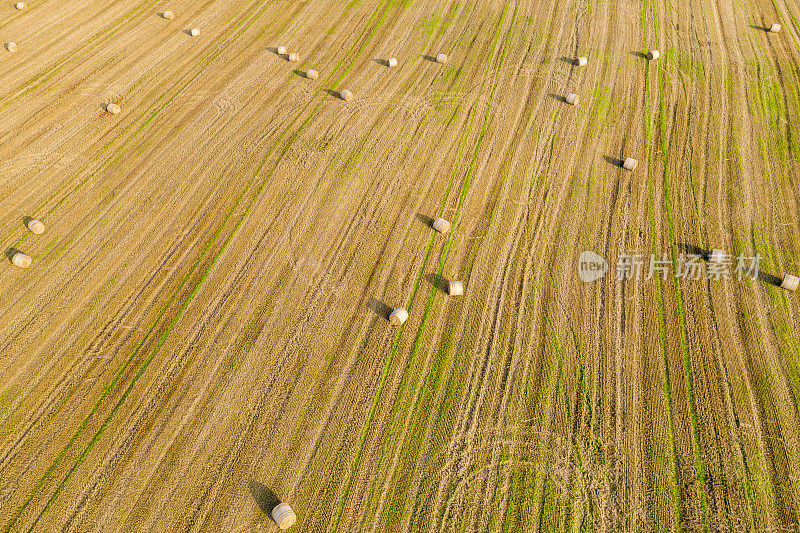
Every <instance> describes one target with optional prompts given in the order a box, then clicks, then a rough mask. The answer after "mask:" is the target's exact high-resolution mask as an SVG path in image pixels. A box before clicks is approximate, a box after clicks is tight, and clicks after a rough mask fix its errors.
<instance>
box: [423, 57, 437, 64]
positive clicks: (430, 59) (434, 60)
mask: <svg viewBox="0 0 800 533" xmlns="http://www.w3.org/2000/svg"><path fill="white" fill-rule="evenodd" d="M422 59H424V60H425V61H430V62H431V63H436V56H429V55H423V56H422Z"/></svg>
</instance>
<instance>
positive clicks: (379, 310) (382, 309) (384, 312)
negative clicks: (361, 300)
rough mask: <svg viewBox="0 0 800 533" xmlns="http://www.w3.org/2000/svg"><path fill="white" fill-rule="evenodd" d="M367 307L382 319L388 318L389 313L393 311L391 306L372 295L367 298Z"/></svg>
mask: <svg viewBox="0 0 800 533" xmlns="http://www.w3.org/2000/svg"><path fill="white" fill-rule="evenodd" d="M367 307H369V308H370V309H372V312H373V313H375V314H376V315H378V316H379V317H381V318H382V319H384V320H389V313H391V312H392V311H393V309H392V308H391V307H389V306H388V305H386V304H385V303H383V302H382V301H380V300H378V299H377V298H374V297H370V299H369V300H367Z"/></svg>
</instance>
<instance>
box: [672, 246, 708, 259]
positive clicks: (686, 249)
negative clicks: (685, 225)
mask: <svg viewBox="0 0 800 533" xmlns="http://www.w3.org/2000/svg"><path fill="white" fill-rule="evenodd" d="M678 250H680V251H681V252H683V253H685V254H687V255H699V256H700V257H702V258H703V260H705V261H708V258H709V257H711V250H706V249H705V248H700V247H699V246H697V245H695V244H689V243H686V242H680V243H678Z"/></svg>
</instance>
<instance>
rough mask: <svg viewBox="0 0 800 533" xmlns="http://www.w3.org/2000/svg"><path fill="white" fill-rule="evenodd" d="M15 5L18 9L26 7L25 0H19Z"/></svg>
mask: <svg viewBox="0 0 800 533" xmlns="http://www.w3.org/2000/svg"><path fill="white" fill-rule="evenodd" d="M14 7H16V8H17V9H25V2H17V3H16V4H14Z"/></svg>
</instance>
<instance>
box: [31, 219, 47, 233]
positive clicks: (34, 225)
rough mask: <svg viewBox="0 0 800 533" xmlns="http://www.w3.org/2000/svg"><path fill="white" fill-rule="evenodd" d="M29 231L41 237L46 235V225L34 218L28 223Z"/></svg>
mask: <svg viewBox="0 0 800 533" xmlns="http://www.w3.org/2000/svg"><path fill="white" fill-rule="evenodd" d="M28 229H29V230H31V231H32V232H34V233H35V234H36V235H41V234H42V233H44V224H42V223H41V222H40V221H38V220H36V219H35V218H32V219H30V220H29V221H28Z"/></svg>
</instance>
